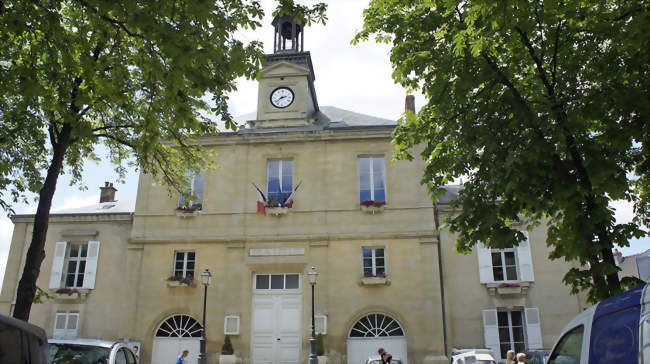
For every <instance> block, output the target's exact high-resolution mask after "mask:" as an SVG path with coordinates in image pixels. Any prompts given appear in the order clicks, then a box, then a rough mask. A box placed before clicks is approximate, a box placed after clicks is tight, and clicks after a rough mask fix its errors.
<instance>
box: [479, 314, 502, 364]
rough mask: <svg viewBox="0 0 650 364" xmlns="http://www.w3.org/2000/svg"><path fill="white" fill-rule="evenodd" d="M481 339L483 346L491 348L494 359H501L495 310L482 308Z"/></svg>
mask: <svg viewBox="0 0 650 364" xmlns="http://www.w3.org/2000/svg"><path fill="white" fill-rule="evenodd" d="M483 340H484V341H485V347H487V348H490V349H492V352H493V353H494V355H495V356H496V358H495V359H496V360H497V361H498V360H499V359H501V348H500V347H499V326H498V321H497V310H483Z"/></svg>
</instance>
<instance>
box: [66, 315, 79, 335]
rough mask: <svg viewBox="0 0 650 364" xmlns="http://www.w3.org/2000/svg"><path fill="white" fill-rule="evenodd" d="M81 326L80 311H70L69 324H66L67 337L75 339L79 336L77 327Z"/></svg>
mask: <svg viewBox="0 0 650 364" xmlns="http://www.w3.org/2000/svg"><path fill="white" fill-rule="evenodd" d="M78 327H79V313H78V312H70V313H68V324H67V325H66V335H65V336H66V338H68V339H74V338H76V337H77V329H78Z"/></svg>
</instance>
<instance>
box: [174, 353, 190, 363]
mask: <svg viewBox="0 0 650 364" xmlns="http://www.w3.org/2000/svg"><path fill="white" fill-rule="evenodd" d="M189 353H190V351H189V350H183V353H182V354H181V355H179V356H178V358H176V364H185V358H187V355H188V354H189Z"/></svg>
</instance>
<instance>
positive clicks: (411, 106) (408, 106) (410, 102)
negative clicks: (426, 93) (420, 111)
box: [404, 95, 415, 114]
mask: <svg viewBox="0 0 650 364" xmlns="http://www.w3.org/2000/svg"><path fill="white" fill-rule="evenodd" d="M409 110H411V112H412V113H414V114H415V96H413V95H406V100H405V101H404V112H407V111H409Z"/></svg>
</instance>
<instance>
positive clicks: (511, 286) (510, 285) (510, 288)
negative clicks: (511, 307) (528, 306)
mask: <svg viewBox="0 0 650 364" xmlns="http://www.w3.org/2000/svg"><path fill="white" fill-rule="evenodd" d="M529 287H530V283H528V282H504V283H488V284H487V289H488V293H489V294H490V295H492V296H494V295H499V296H525V295H527V294H528V288H529Z"/></svg>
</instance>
